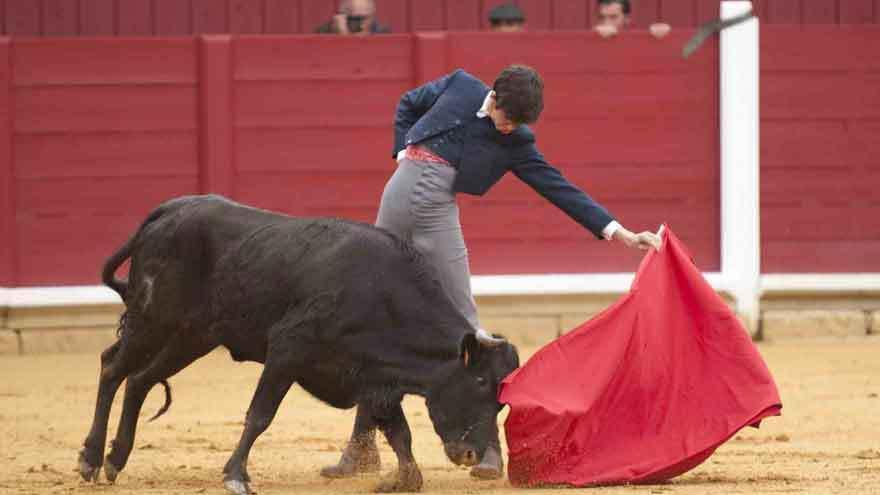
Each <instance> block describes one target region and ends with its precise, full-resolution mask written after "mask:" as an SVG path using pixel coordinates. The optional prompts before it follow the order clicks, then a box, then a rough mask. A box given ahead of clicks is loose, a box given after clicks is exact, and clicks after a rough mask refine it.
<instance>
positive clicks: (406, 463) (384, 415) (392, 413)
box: [376, 402, 422, 493]
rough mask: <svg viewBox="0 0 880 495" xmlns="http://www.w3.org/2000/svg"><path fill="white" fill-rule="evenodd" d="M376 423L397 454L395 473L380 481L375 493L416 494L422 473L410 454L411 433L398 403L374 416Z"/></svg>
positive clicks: (386, 407)
mask: <svg viewBox="0 0 880 495" xmlns="http://www.w3.org/2000/svg"><path fill="white" fill-rule="evenodd" d="M376 423H377V424H378V426H379V428H380V429H381V430H382V433H384V434H385V438H387V439H388V443H389V444H390V445H391V448H392V449H394V453H395V454H397V473H395V474H394V475H393V476H392V477H391V478H389V479H386V480H384V481H382V483H380V484H379V486H378V487H376V491H377V492H379V493H390V492H416V491H419V490H421V489H422V473H421V471H419V466H418V465H417V464H416V461H415V459H414V458H413V454H412V433H411V432H410V430H409V424H407V422H406V417H405V416H404V415H403V408H402V407H401V406H400V403H399V402H398V403H397V404H395V405H393V406H385V407H383V408H382V410H380V411H378V412H377V414H376Z"/></svg>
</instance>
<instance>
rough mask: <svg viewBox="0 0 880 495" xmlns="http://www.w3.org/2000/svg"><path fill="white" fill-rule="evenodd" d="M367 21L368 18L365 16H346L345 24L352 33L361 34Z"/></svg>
mask: <svg viewBox="0 0 880 495" xmlns="http://www.w3.org/2000/svg"><path fill="white" fill-rule="evenodd" d="M366 20H367V16H365V15H346V16H345V23H346V25H347V26H348V31H349V32H351V33H359V32H361V31H363V29H364V21H366Z"/></svg>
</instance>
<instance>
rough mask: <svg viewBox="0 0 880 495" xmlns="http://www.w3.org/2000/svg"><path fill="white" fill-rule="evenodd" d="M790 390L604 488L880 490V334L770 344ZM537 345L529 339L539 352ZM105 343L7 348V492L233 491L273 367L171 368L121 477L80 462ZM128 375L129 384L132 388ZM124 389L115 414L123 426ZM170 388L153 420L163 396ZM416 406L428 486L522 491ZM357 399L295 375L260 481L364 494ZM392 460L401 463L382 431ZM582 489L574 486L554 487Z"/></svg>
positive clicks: (0, 471)
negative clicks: (755, 425)
mask: <svg viewBox="0 0 880 495" xmlns="http://www.w3.org/2000/svg"><path fill="white" fill-rule="evenodd" d="M760 349H761V352H762V354H763V355H764V357H765V359H766V360H767V362H768V364H769V365H770V368H771V370H772V371H773V373H774V375H775V377H776V380H777V384H778V385H779V387H780V392H781V394H782V400H783V403H784V410H783V416H782V417H781V418H771V419H769V420H767V421H766V422H765V423H764V426H763V427H762V429H760V430H755V429H747V430H745V431H743V432H741V433H740V434H739V435H738V436H737V437H736V438H734V439H733V440H731V441H730V442H728V443H727V444H726V445H724V446H722V447H721V448H720V449H719V450H718V451H717V452H716V453H715V455H714V456H712V457H711V458H710V459H709V460H708V461H707V462H706V463H704V464H703V465H702V466H699V467H698V468H697V469H695V470H693V471H691V472H690V473H688V474H686V475H684V476H682V477H679V478H677V479H675V480H673V481H672V482H670V483H666V484H662V485H653V486H628V487H611V488H596V489H592V490H591V491H592V492H598V493H603V494H604V493H609V494H617V493H620V494H630V493H639V494H642V493H644V494H682V495H685V494H702V493H724V494H730V493H750V494H751V493H810V494H831V493H841V494H853V495H855V494H859V495H862V494H870V493H878V494H880V398H878V394H880V338H878V337H874V338H867V339H858V340H848V341H841V340H834V341H831V340H828V341H789V342H784V343H775V344H762V345H761V346H760ZM533 350H534V349H529V350H528V351H533ZM98 367H99V364H98V355H97V353H95V354H94V355H54V356H30V357H0V493H101V494H110V493H113V494H148V493H159V494H172V493H207V494H220V493H224V490H223V488H222V483H221V474H220V471H221V468H222V466H223V464H224V463H225V462H226V459H227V458H228V456H229V454H230V453H231V451H232V448H233V447H234V446H235V443H236V441H237V440H238V437H239V435H240V433H241V423H242V420H243V418H244V413H245V410H246V408H247V405H248V401H249V400H250V397H251V393H252V391H253V389H254V386H255V384H256V381H257V376H258V373H259V371H260V367H259V366H257V365H254V364H236V363H233V362H232V361H231V360H230V359H229V358H228V356H227V355H226V353H225V352H222V353H221V352H215V353H214V354H212V355H210V356H208V357H206V358H204V359H202V360H201V361H199V362H197V363H196V364H195V365H193V366H192V367H190V368H189V369H186V370H184V371H183V372H182V373H181V374H180V375H178V376H177V377H175V378H173V379H172V380H171V385H172V388H173V392H174V404H173V405H172V407H171V410H170V411H169V413H168V414H167V415H165V416H164V417H163V418H161V419H160V420H158V421H157V422H154V423H146V422H142V423H141V425H140V428H139V431H138V438H137V440H136V442H135V450H134V452H133V453H132V458H131V460H130V462H129V465H128V467H127V468H126V469H125V471H123V472H122V474H121V475H120V477H119V480H118V482H117V484H116V485H107V484H106V482H102V483H100V484H98V485H94V484H88V483H84V482H82V481H80V478H79V475H78V474H77V473H76V472H74V468H75V465H76V456H77V452H78V450H79V448H80V444H81V442H82V441H83V438H84V437H85V434H86V432H87V430H88V428H89V425H90V421H91V416H92V411H93V407H94V400H95V393H96V388H97V385H96V383H97V375H98ZM123 388H124V387H123ZM121 397H122V389H120V393H119V394H117V401H116V405H115V406H114V409H113V413H112V415H111V430H110V435H109V437H110V438H112V437H113V432H115V423H116V420H117V418H118V413H119V411H120V399H121ZM161 402H162V392H161V387H157V388H156V389H154V390H153V392H152V393H151V394H150V397H149V398H148V400H147V404H146V405H145V407H144V411H143V415H142V419H146V418H147V417H149V416H150V415H152V414H153V412H155V411H156V409H158V407H159V406H160V404H161ZM405 409H406V411H407V416H408V418H409V421H410V424H411V426H412V429H413V437H414V451H415V454H416V458H417V460H418V462H419V464H420V466H421V468H422V472H423V474H424V478H425V487H424V491H425V492H427V493H486V494H500V493H513V492H522V491H523V490H522V489H517V488H513V487H511V486H510V485H509V484H508V483H507V482H506V481H498V482H476V481H471V480H470V479H469V476H468V472H467V470H466V469H464V468H458V467H455V466H453V465H452V464H451V463H449V462H448V461H447V460H446V458H445V456H444V454H443V451H442V448H441V444H440V441H439V439H438V437H437V436H436V435H435V433H434V431H433V429H432V427H431V425H430V423H429V420H428V417H427V413H426V411H425V407H424V403H423V401H422V400H421V399H420V398H408V399H407V401H406V403H405ZM353 417H354V415H353V411H339V410H336V409H332V408H330V407H328V406H325V405H324V404H321V403H319V402H318V401H316V400H315V399H313V398H311V397H310V396H308V395H307V394H306V393H305V392H303V391H302V389H299V388H297V387H295V388H294V389H292V390H291V393H290V394H289V395H288V396H287V399H286V400H285V403H284V404H283V405H282V407H281V410H280V411H279V413H278V417H276V419H275V422H274V424H273V425H272V426H271V427H270V428H269V430H268V431H267V432H266V433H265V434H264V435H263V436H262V437H261V438H260V439H259V440H258V441H257V444H256V445H255V446H254V450H253V451H252V455H251V459H250V463H249V471H250V473H251V476H253V478H254V482H253V484H252V487H253V488H254V489H255V490H256V491H258V492H259V493H261V494H272V493H278V494H280V493H295V492H308V493H362V492H369V491H371V490H372V488H373V486H374V484H375V483H376V481H377V479H378V478H377V477H376V476H365V477H360V478H356V479H352V480H343V481H332V482H329V481H326V480H324V479H322V478H321V477H320V476H319V475H318V469H319V468H320V467H321V466H323V465H325V464H329V463H332V462H335V461H336V460H337V459H338V457H339V452H340V448H341V446H342V445H343V441H344V440H345V439H346V438H347V436H348V434H349V432H350V429H351V425H352V421H353ZM381 448H382V453H383V460H384V464H383V471H384V472H389V471H390V470H391V469H392V468H393V466H394V457H393V454H392V453H391V451H390V449H389V448H388V447H387V445H386V444H384V441H383V443H382V446H381ZM557 491H558V492H560V493H564V492H565V493H571V492H570V491H567V490H541V491H540V492H539V493H541V494H547V493H550V492H557Z"/></svg>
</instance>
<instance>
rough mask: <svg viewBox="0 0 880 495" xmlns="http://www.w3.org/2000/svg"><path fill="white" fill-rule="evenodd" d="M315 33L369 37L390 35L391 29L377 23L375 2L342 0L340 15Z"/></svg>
mask: <svg viewBox="0 0 880 495" xmlns="http://www.w3.org/2000/svg"><path fill="white" fill-rule="evenodd" d="M315 32H316V33H326V34H340V35H345V36H347V35H356V36H367V35H371V34H388V33H390V32H391V29H389V28H388V27H386V26H383V25H381V24H379V23H378V22H376V3H375V2H374V1H373V0H342V2H341V3H340V5H339V13H338V14H336V15H334V16H333V19H330V20H329V21H327V22H325V23H324V24H321V25H320V26H318V28H317V29H315Z"/></svg>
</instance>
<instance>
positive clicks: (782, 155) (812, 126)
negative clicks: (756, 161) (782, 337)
mask: <svg viewBox="0 0 880 495" xmlns="http://www.w3.org/2000/svg"><path fill="white" fill-rule="evenodd" d="M878 47H880V27H876V26H870V27H858V28H857V27H831V26H829V27H811V28H809V29H806V28H800V27H783V26H770V27H765V28H764V29H762V31H761V188H762V190H761V225H762V241H763V243H762V260H761V264H762V267H763V270H764V271H765V272H820V273H821V272H864V271H867V272H880V215H878V214H877V213H878V212H880V192H878V189H880V51H878Z"/></svg>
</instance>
